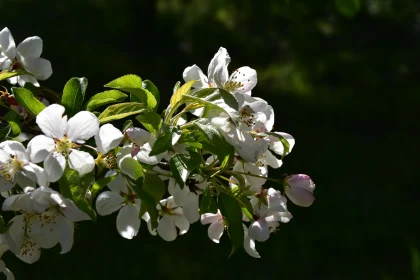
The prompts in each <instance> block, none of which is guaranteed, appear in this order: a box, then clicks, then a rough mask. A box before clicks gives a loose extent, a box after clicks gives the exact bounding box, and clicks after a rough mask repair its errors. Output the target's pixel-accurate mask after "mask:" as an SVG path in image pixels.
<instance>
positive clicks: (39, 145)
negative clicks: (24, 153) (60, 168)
mask: <svg viewBox="0 0 420 280" xmlns="http://www.w3.org/2000/svg"><path fill="white" fill-rule="evenodd" d="M54 148H55V143H54V140H53V139H52V138H50V137H47V136H45V135H37V136H35V137H34V138H32V139H31V140H30V141H29V143H28V155H29V159H30V161H31V162H33V163H38V162H41V161H44V160H45V158H46V157H47V156H48V155H49V154H50V153H51V152H52V150H54Z"/></svg>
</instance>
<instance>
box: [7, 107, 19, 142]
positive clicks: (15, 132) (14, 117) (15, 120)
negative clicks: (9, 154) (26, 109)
mask: <svg viewBox="0 0 420 280" xmlns="http://www.w3.org/2000/svg"><path fill="white" fill-rule="evenodd" d="M3 119H4V120H6V121H7V122H8V123H9V125H10V129H11V130H10V134H9V135H8V136H9V137H12V138H13V137H17V136H19V134H20V131H21V130H20V118H19V115H18V113H16V112H15V111H13V110H12V109H10V111H9V112H8V113H7V114H6V115H5V116H4V118H3Z"/></svg>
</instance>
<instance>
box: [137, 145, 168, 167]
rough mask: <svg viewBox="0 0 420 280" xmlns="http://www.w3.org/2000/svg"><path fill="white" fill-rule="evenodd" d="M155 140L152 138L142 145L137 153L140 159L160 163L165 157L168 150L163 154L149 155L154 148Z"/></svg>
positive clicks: (147, 162)
mask: <svg viewBox="0 0 420 280" xmlns="http://www.w3.org/2000/svg"><path fill="white" fill-rule="evenodd" d="M154 142H155V140H153V139H151V142H149V143H146V144H144V145H143V146H141V147H140V151H139V153H138V154H137V155H136V158H137V160H138V161H141V162H143V163H146V164H149V165H155V164H158V163H159V162H160V161H161V160H162V159H163V157H164V156H165V155H166V154H167V152H163V153H161V154H158V155H155V156H149V153H150V151H151V150H152V145H153V144H154Z"/></svg>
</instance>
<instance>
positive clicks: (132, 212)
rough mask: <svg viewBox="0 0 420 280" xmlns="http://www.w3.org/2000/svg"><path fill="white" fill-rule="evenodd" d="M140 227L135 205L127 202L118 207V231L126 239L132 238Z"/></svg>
mask: <svg viewBox="0 0 420 280" xmlns="http://www.w3.org/2000/svg"><path fill="white" fill-rule="evenodd" d="M139 228H140V219H139V211H138V209H136V207H135V206H134V205H133V204H131V203H128V204H127V205H126V206H124V207H123V208H121V209H120V212H118V216H117V230H118V233H119V234H120V235H121V236H122V237H124V238H127V239H132V238H133V237H134V236H136V235H137V233H138V232H139Z"/></svg>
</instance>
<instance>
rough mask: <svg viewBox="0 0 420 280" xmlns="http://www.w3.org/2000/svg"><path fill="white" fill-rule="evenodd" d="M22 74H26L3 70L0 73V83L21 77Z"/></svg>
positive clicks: (19, 71) (20, 71)
mask: <svg viewBox="0 0 420 280" xmlns="http://www.w3.org/2000/svg"><path fill="white" fill-rule="evenodd" d="M23 74H26V72H25V71H22V70H18V71H8V70H3V71H0V81H3V80H6V79H9V78H12V77H14V76H19V75H23Z"/></svg>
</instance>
